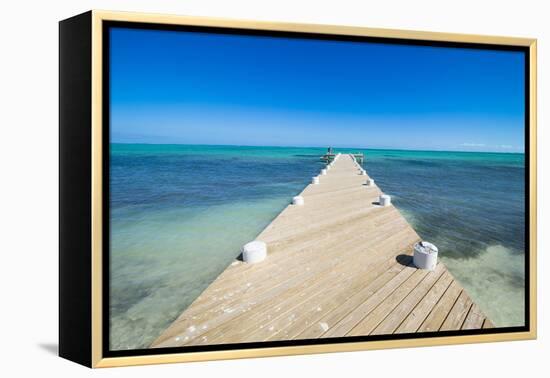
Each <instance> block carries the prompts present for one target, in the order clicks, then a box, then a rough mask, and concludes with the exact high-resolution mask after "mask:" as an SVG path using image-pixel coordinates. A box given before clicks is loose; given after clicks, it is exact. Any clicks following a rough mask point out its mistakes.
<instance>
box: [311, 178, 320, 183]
mask: <svg viewBox="0 0 550 378" xmlns="http://www.w3.org/2000/svg"><path fill="white" fill-rule="evenodd" d="M311 183H312V184H314V185H318V184H319V176H315V177H313V178H312V179H311Z"/></svg>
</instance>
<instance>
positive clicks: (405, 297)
mask: <svg viewBox="0 0 550 378" xmlns="http://www.w3.org/2000/svg"><path fill="white" fill-rule="evenodd" d="M428 276H429V273H428V274H426V275H425V276H424V278H422V279H421V280H420V281H419V282H418V283H417V284H416V285H415V286H414V287H413V288H412V289H411V290H410V291H409V292H408V293H407V295H405V296H404V297H403V299H401V300H400V301H399V303H397V305H395V307H394V308H392V309H391V310H390V312H388V313H387V314H386V316H384V318H383V319H382V320H380V322H378V324H376V326H375V327H374V328H373V329H372V331H371V332H370V333H369V335H370V334H371V333H372V332H374V330H375V329H376V328H378V326H379V325H380V324H382V322H383V321H384V320H386V318H387V317H388V316H390V315H391V314H392V313H393V312H394V311H395V309H396V308H397V307H399V305H400V304H401V303H403V301H404V300H405V299H407V298H408V297H409V295H411V293H412V292H413V291H414V290H416V288H417V287H418V286H420V284H421V283H422V282H424V281H425V280H426V279H428ZM438 280H439V279H438ZM432 286H433V285H432ZM430 288H431V287H430ZM422 298H423V297H422ZM386 299H388V298H385V299H384V301H383V302H385V301H386ZM383 302H382V303H383ZM400 324H401V323H400ZM396 329H397V328H396ZM392 333H393V332H392Z"/></svg>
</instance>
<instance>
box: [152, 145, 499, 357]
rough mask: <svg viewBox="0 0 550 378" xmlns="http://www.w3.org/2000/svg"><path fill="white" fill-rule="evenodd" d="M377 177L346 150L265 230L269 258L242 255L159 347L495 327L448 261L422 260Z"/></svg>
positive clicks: (413, 235)
mask: <svg viewBox="0 0 550 378" xmlns="http://www.w3.org/2000/svg"><path fill="white" fill-rule="evenodd" d="M368 179H370V177H369V176H368V174H367V173H366V172H364V171H362V168H360V166H359V165H358V164H357V163H356V158H355V157H354V155H339V156H338V157H337V158H336V159H335V160H334V161H333V162H332V163H331V168H330V169H328V170H327V171H326V174H325V175H319V176H318V180H319V183H318V184H314V183H312V184H310V185H308V186H306V188H305V189H304V190H303V191H302V193H301V194H300V196H301V197H302V198H303V202H304V203H303V205H289V206H287V207H286V208H285V209H284V210H283V211H282V212H281V213H280V214H279V215H278V216H277V217H276V218H275V219H274V220H273V221H272V222H271V224H269V225H268V226H267V227H266V228H265V229H264V230H263V231H262V232H261V233H260V234H259V235H258V236H257V238H256V240H259V241H262V242H265V243H266V245H267V257H265V259H264V260H263V261H260V262H257V263H254V264H248V263H245V262H243V261H242V260H241V259H237V260H235V261H234V262H233V263H232V264H231V265H230V266H228V267H227V269H226V270H225V271H224V272H223V273H222V274H221V275H220V276H219V277H218V278H217V279H216V280H215V281H214V282H213V283H212V284H211V285H210V286H209V287H208V288H207V289H206V290H205V291H204V292H203V293H202V294H201V295H200V296H199V297H198V298H197V299H196V300H195V301H194V302H193V303H192V304H191V305H190V306H189V307H188V308H187V309H185V310H184V311H183V313H182V314H181V315H180V316H179V317H178V318H177V319H176V320H175V321H174V322H173V323H172V325H170V327H169V328H168V329H166V330H165V331H164V332H163V333H162V334H161V335H160V336H159V337H158V339H157V340H156V341H154V342H153V344H152V345H151V346H152V347H175V346H187V345H205V344H228V343H245V342H258V341H277V340H296V339H316V338H331V337H343V336H365V335H381V334H384V335H386V334H403V333H417V332H434V331H446V330H468V329H480V328H491V327H493V324H492V323H491V321H490V320H489V319H488V318H487V317H486V316H485V315H484V314H483V313H482V311H481V310H480V308H479V307H478V306H477V305H476V304H475V303H473V301H472V300H471V299H470V297H469V296H468V293H466V291H465V290H464V289H463V288H462V287H461V285H460V283H459V282H457V281H456V280H455V279H454V278H453V276H452V275H451V273H450V272H449V271H448V270H447V268H446V267H445V266H444V264H442V263H441V262H439V263H438V264H437V266H436V268H435V269H434V270H432V271H428V270H423V269H417V268H416V267H415V266H414V265H413V263H412V253H413V245H414V244H415V243H416V242H418V241H419V240H420V237H419V236H418V235H417V233H416V232H415V231H414V230H413V228H412V227H411V226H410V225H409V223H407V221H406V220H405V218H403V216H402V215H401V214H400V212H399V211H398V210H397V209H396V208H395V207H394V206H393V205H391V204H390V205H388V206H381V205H380V203H379V197H380V195H381V194H383V193H382V192H381V190H380V189H379V188H378V187H377V186H376V185H375V184H372V185H367V184H366V181H367V180H368ZM289 202H290V199H289ZM442 252H443V251H442ZM182 290H184V288H182ZM176 295H177V294H176Z"/></svg>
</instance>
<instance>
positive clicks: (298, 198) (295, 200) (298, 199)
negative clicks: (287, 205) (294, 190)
mask: <svg viewBox="0 0 550 378" xmlns="http://www.w3.org/2000/svg"><path fill="white" fill-rule="evenodd" d="M292 204H293V205H297V206H302V205H303V204H304V197H302V196H296V197H293V198H292Z"/></svg>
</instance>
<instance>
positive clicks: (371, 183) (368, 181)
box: [365, 178, 374, 186]
mask: <svg viewBox="0 0 550 378" xmlns="http://www.w3.org/2000/svg"><path fill="white" fill-rule="evenodd" d="M365 184H366V185H367V186H374V179H371V178H369V179H367V182H366V183H365Z"/></svg>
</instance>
